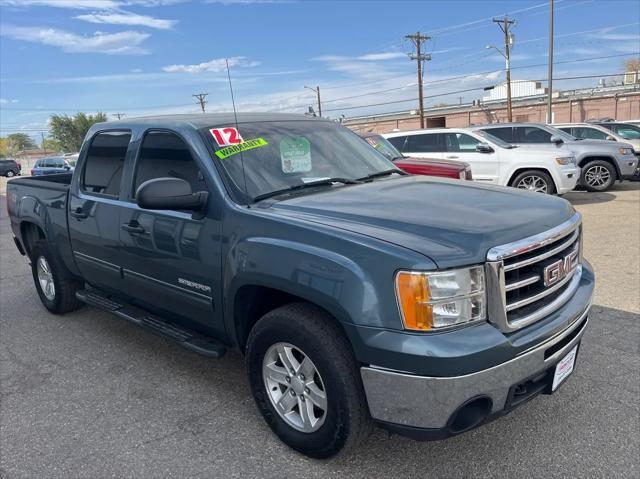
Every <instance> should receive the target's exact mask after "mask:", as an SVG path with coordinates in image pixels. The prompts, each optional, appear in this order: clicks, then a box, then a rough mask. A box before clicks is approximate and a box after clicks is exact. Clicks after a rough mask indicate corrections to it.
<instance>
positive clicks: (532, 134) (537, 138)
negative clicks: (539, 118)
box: [516, 126, 551, 143]
mask: <svg viewBox="0 0 640 479" xmlns="http://www.w3.org/2000/svg"><path fill="white" fill-rule="evenodd" d="M516 130H517V131H518V143H551V133H549V132H548V131H546V130H543V129H542V128H536V127H535V126H519V127H517V128H516Z"/></svg>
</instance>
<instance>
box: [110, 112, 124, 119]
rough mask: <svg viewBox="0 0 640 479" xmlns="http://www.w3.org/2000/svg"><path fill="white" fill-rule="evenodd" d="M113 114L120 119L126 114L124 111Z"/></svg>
mask: <svg viewBox="0 0 640 479" xmlns="http://www.w3.org/2000/svg"><path fill="white" fill-rule="evenodd" d="M113 116H115V117H116V118H117V119H118V120H119V119H120V118H122V117H123V116H124V113H114V114H113Z"/></svg>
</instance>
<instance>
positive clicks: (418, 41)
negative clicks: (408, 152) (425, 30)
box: [405, 32, 431, 128]
mask: <svg viewBox="0 0 640 479" xmlns="http://www.w3.org/2000/svg"><path fill="white" fill-rule="evenodd" d="M405 38H406V39H408V40H411V41H412V42H413V44H414V45H415V47H416V52H415V53H409V58H410V59H411V60H416V62H417V63H418V108H419V110H420V128H424V96H423V92H422V62H425V61H429V60H431V55H429V54H428V53H426V54H425V53H422V43H423V42H426V41H427V40H431V37H428V36H427V35H421V34H420V32H416V33H414V34H412V35H405Z"/></svg>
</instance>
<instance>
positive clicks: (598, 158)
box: [578, 156, 620, 178]
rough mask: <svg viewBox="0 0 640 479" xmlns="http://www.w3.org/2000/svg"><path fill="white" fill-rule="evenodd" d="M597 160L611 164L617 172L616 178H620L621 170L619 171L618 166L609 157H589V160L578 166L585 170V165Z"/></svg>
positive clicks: (586, 159)
mask: <svg viewBox="0 0 640 479" xmlns="http://www.w3.org/2000/svg"><path fill="white" fill-rule="evenodd" d="M595 160H600V161H606V162H607V163H611V164H612V165H613V169H614V170H615V172H616V176H617V177H618V178H620V170H618V164H617V163H616V162H615V161H614V160H613V159H612V158H611V157H609V156H589V157H587V158H583V159H581V160H580V163H578V166H579V167H580V168H583V167H584V165H586V164H587V163H589V162H590V161H595Z"/></svg>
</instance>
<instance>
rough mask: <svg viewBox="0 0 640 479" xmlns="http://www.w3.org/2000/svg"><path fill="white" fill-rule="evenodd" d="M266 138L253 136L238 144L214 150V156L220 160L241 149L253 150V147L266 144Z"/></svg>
mask: <svg viewBox="0 0 640 479" xmlns="http://www.w3.org/2000/svg"><path fill="white" fill-rule="evenodd" d="M268 144H269V143H267V140H265V139H264V138H254V139H253V140H245V141H243V142H242V143H240V144H239V145H232V146H227V147H226V148H221V149H220V150H218V151H216V156H217V157H218V158H220V159H221V160H224V159H225V158H228V157H230V156H232V155H235V154H238V153H240V152H241V151H247V150H253V149H254V148H261V147H263V146H267V145H268Z"/></svg>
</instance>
